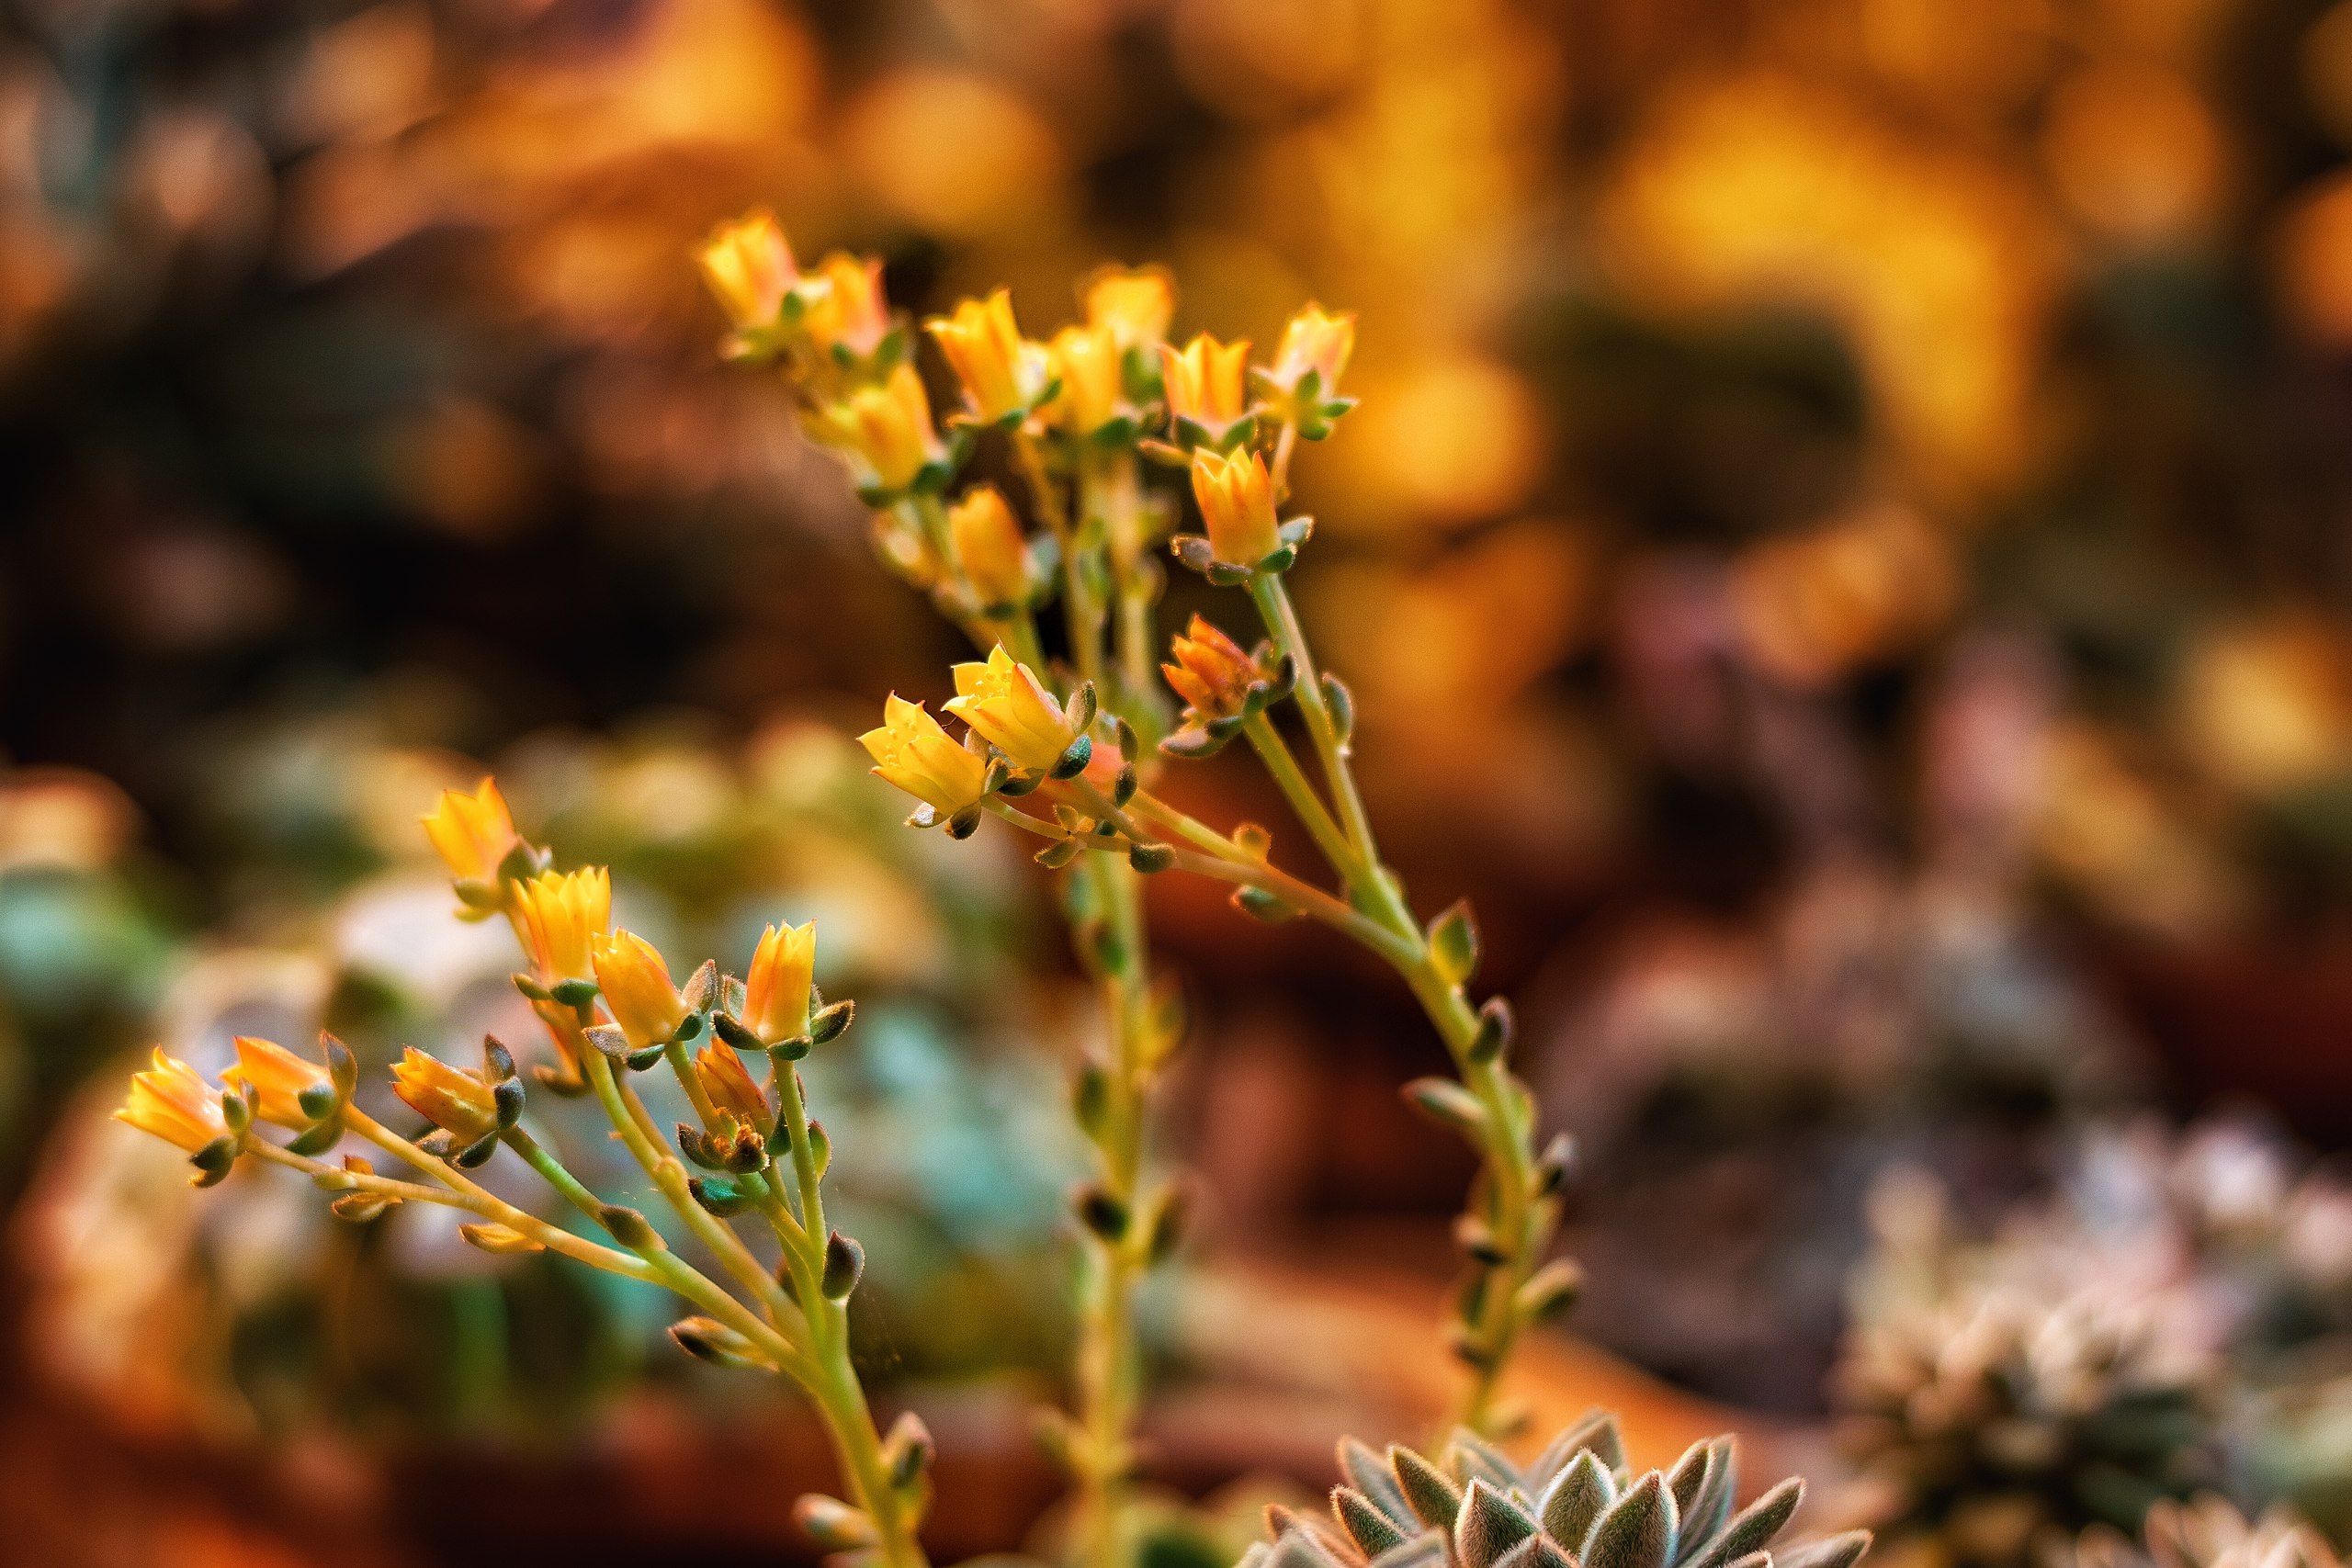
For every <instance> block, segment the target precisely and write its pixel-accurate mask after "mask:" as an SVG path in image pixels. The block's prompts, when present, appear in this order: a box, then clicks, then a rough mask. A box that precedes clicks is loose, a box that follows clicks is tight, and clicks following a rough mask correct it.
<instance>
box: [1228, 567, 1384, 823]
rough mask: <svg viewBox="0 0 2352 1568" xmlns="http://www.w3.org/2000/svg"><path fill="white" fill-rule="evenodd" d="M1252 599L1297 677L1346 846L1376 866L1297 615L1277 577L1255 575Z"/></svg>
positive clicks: (1303, 709)
mask: <svg viewBox="0 0 2352 1568" xmlns="http://www.w3.org/2000/svg"><path fill="white" fill-rule="evenodd" d="M1250 598H1251V599H1253V600H1255V601H1256V602H1257V605H1258V614H1259V615H1260V616H1261V618H1262V619H1263V620H1264V621H1265V623H1266V630H1267V631H1268V632H1269V633H1271V634H1272V637H1273V639H1274V646H1275V647H1276V648H1278V649H1281V650H1282V651H1283V653H1286V654H1288V655H1289V656H1290V659H1291V667H1292V668H1293V669H1294V670H1295V671H1296V672H1297V676H1298V687H1297V694H1298V705H1299V709H1300V711H1301V712H1303V713H1304V714H1305V715H1306V729H1307V734H1308V735H1309V737H1310V738H1311V739H1313V740H1314V742H1315V751H1316V755H1317V759H1318V760H1319V761H1321V762H1322V764H1323V777H1324V782H1325V783H1327V784H1329V785H1330V787H1331V795H1332V798H1333V799H1335V800H1337V801H1338V802H1339V803H1340V824H1341V826H1343V827H1344V828H1345V829H1347V837H1348V842H1349V843H1350V844H1351V845H1352V846H1353V847H1354V849H1355V852H1356V855H1357V858H1358V859H1359V860H1360V861H1362V862H1363V863H1364V864H1366V865H1377V864H1379V863H1380V852H1379V850H1378V849H1376V848H1374V844H1373V841H1372V819H1371V818H1369V817H1367V816H1366V815H1365V814H1364V809H1363V795H1361V794H1360V793H1358V791H1357V789H1356V781H1355V774H1354V773H1352V772H1351V771H1350V769H1349V767H1348V761H1347V748H1346V747H1345V746H1344V745H1343V744H1341V742H1340V730H1339V725H1338V723H1337V721H1336V720H1334V719H1333V718H1332V716H1331V708H1330V705H1329V703H1327V702H1326V701H1325V700H1324V697H1323V678H1322V676H1321V674H1320V673H1319V672H1317V670H1316V668H1315V657H1314V655H1313V654H1312V653H1311V652H1309V651H1308V649H1307V647H1306V630H1305V629H1304V628H1303V627H1302V626H1300V625H1299V621H1298V611H1297V609H1296V608H1295V606H1294V605H1293V604H1291V602H1290V592H1289V591H1288V590H1287V589H1285V588H1284V587H1283V580H1282V576H1281V574H1280V573H1279V572H1271V571H1261V572H1257V573H1255V574H1253V575H1252V576H1251V577H1250Z"/></svg>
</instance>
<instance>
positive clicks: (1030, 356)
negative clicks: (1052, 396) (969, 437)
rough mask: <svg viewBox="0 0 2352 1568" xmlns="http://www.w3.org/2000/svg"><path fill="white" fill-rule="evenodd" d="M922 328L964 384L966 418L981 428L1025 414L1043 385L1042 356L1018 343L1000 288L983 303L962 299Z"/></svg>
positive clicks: (1034, 347) (1008, 295)
mask: <svg viewBox="0 0 2352 1568" xmlns="http://www.w3.org/2000/svg"><path fill="white" fill-rule="evenodd" d="M925 325H926V326H928V327H929V329H930V331H931V335H932V336H933V337H934V338H936V339H938V340H939V347H940V351H941V352H942V353H944V354H945V355H947V362H948V364H950V365H952V366H954V367H956V378H957V379H958V380H960V381H962V382H963V383H964V395H965V397H966V398H967V399H968V400H970V401H971V405H972V417H973V418H975V419H977V420H978V421H979V422H980V423H983V424H993V423H996V422H997V421H998V420H1001V419H1002V418H1004V417H1005V416H1006V415H1008V414H1012V413H1016V412H1023V411H1024V410H1026V409H1027V408H1028V406H1029V400H1030V399H1032V398H1034V397H1035V396H1036V395H1037V392H1038V390H1039V389H1041V388H1043V387H1044V386H1045V384H1046V352H1045V350H1044V349H1042V348H1039V347H1038V346H1037V345H1036V344H1032V343H1024V342H1023V341H1022V338H1021V328H1020V326H1019V324H1018V323H1016V322H1015V321H1013V319H1012V293H1011V292H1010V291H1008V290H1006V289H1002V288H1000V289H998V290H997V291H996V292H995V293H993V294H991V295H989V297H988V299H986V300H985V301H982V300H978V299H967V300H965V301H964V302H963V303H962V304H960V305H958V306H956V313H955V314H954V315H952V316H936V317H933V319H932V320H931V321H928V322H926V323H925Z"/></svg>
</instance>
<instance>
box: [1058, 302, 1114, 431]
mask: <svg viewBox="0 0 2352 1568" xmlns="http://www.w3.org/2000/svg"><path fill="white" fill-rule="evenodd" d="M1046 357H1047V359H1048V360H1049V361H1050V362H1051V365H1052V367H1053V373H1054V375H1055V376H1056V377H1057V378H1059V379H1060V381H1061V390H1059V391H1058V392H1056V393H1055V394H1054V400H1053V401H1052V402H1051V403H1049V404H1047V405H1046V412H1047V414H1048V415H1049V416H1050V417H1051V418H1052V419H1053V421H1054V423H1056V424H1058V425H1060V426H1061V427H1062V428H1063V429H1064V430H1067V431H1069V433H1070V434H1073V435H1091V434H1094V433H1095V432H1096V431H1098V430H1100V429H1102V428H1103V426H1104V425H1106V424H1108V423H1111V422H1112V421H1113V420H1114V419H1116V418H1118V417H1119V416H1120V415H1121V414H1123V413H1125V412H1126V400H1125V398H1124V397H1123V396H1122V395H1121V391H1122V387H1123V385H1124V374H1123V371H1122V368H1121V351H1120V348H1119V340H1118V338H1117V336H1116V335H1114V333H1113V332H1112V331H1111V329H1110V328H1109V327H1064V328H1063V329H1062V330H1061V331H1059V332H1057V333H1055V334H1054V341H1053V343H1052V344H1050V345H1049V346H1048V347H1047V349H1046Z"/></svg>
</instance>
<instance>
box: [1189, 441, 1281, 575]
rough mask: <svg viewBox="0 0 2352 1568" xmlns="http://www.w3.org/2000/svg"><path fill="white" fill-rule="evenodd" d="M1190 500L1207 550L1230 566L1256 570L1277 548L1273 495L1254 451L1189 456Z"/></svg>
mask: <svg viewBox="0 0 2352 1568" xmlns="http://www.w3.org/2000/svg"><path fill="white" fill-rule="evenodd" d="M1193 499H1195V500H1196V501H1198V502H1200V503H1201V518H1202V521H1203V522H1204V523H1205V524H1206V525H1208V534H1209V548H1210V549H1211V551H1212V552H1213V553H1214V554H1215V555H1216V558H1217V559H1218V560H1220V561H1223V562H1225V563H1227V565H1230V566H1245V567H1246V566H1256V565H1257V564H1258V563H1259V562H1260V561H1261V560H1264V559H1265V558H1267V557H1268V556H1270V555H1272V554H1273V553H1274V551H1275V550H1277V549H1279V548H1281V547H1282V542H1283V541H1282V536H1281V534H1280V533H1278V532H1277V531H1276V525H1275V522H1274V491H1273V483H1272V479H1270V478H1269V477H1268V476H1267V473H1266V465H1265V462H1264V461H1263V459H1261V457H1259V456H1258V454H1256V453H1255V452H1237V453H1235V454H1234V455H1233V456H1231V457H1221V456H1219V455H1218V454H1216V453H1215V452H1212V451H1210V450H1208V449H1207V448H1205V447H1203V448H1198V449H1196V450H1194V452H1193Z"/></svg>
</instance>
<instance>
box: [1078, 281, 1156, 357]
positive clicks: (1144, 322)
mask: <svg viewBox="0 0 2352 1568" xmlns="http://www.w3.org/2000/svg"><path fill="white" fill-rule="evenodd" d="M1175 312H1176V288H1175V286H1174V285H1173V284H1171V283H1170V282H1169V281H1168V275H1167V274H1166V273H1164V272H1161V271H1160V270H1159V269H1158V268H1157V267H1143V268H1139V269H1137V270H1136V271H1133V272H1128V271H1125V270H1122V269H1119V268H1115V267H1114V268H1108V269H1106V270H1104V271H1102V272H1099V273H1096V274H1095V275H1094V277H1093V278H1092V280H1091V281H1090V282H1089V283H1088V284H1087V286H1086V324H1087V325H1088V326H1090V327H1100V328H1103V329H1105V330H1107V331H1108V332H1109V333H1111V339H1112V341H1113V342H1114V343H1115V344H1118V346H1119V348H1120V349H1121V350H1122V351H1125V350H1126V349H1130V348H1150V347H1152V346H1153V345H1154V344H1158V343H1159V341H1160V340H1161V339H1162V338H1164V337H1166V336H1167V335H1168V318H1169V317H1170V316H1171V315H1173V314H1175Z"/></svg>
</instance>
